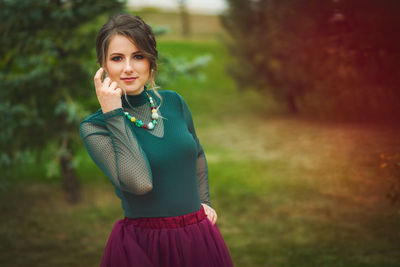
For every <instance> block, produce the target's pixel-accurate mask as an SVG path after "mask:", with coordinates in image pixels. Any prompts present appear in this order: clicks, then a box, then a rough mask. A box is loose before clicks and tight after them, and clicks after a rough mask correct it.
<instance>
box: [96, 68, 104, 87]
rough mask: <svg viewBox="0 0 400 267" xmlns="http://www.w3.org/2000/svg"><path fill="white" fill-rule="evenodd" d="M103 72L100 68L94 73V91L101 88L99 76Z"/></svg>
mask: <svg viewBox="0 0 400 267" xmlns="http://www.w3.org/2000/svg"><path fill="white" fill-rule="evenodd" d="M103 72H104V69H103V68H100V69H98V70H97V71H96V74H95V75H94V86H95V87H96V91H97V90H98V89H100V88H101V86H102V82H101V75H102V74H103Z"/></svg>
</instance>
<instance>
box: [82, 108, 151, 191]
mask: <svg viewBox="0 0 400 267" xmlns="http://www.w3.org/2000/svg"><path fill="white" fill-rule="evenodd" d="M103 118H104V119H102V120H100V119H96V118H92V119H90V118H88V119H86V120H84V121H83V122H82V123H81V125H80V128H79V130H80V135H81V138H82V140H83V143H84V144H85V147H86V149H87V151H88V153H89V155H90V157H91V158H92V159H93V161H94V162H95V163H96V165H97V166H98V167H99V168H100V169H101V170H102V171H103V172H104V173H105V174H106V175H107V176H108V177H109V179H110V180H111V182H112V184H113V185H114V186H116V187H117V188H118V189H120V190H122V191H127V192H130V193H133V194H137V195H143V194H146V193H148V192H150V191H151V190H152V189H153V180H152V173H151V168H150V164H149V162H148V159H147V157H146V154H145V153H144V151H143V150H142V148H141V146H140V144H139V143H138V141H137V138H136V137H135V136H134V133H133V132H132V130H131V129H130V128H129V125H128V124H127V120H126V119H125V118H124V113H123V110H122V108H118V109H115V110H112V111H110V112H107V113H105V114H103Z"/></svg>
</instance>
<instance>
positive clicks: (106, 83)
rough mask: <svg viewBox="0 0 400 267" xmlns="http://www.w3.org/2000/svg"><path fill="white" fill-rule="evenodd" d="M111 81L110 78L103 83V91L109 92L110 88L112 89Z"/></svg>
mask: <svg viewBox="0 0 400 267" xmlns="http://www.w3.org/2000/svg"><path fill="white" fill-rule="evenodd" d="M110 83H111V79H110V78H108V77H107V78H105V79H104V81H103V85H102V89H103V90H107V89H108V87H110Z"/></svg>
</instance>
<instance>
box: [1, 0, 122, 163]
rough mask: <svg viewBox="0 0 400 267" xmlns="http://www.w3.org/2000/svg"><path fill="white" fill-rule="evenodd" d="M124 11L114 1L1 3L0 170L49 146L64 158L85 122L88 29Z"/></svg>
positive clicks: (90, 61) (88, 81)
mask: <svg viewBox="0 0 400 267" xmlns="http://www.w3.org/2000/svg"><path fill="white" fill-rule="evenodd" d="M123 6H124V3H123V1H118V0H114V1H100V2H99V1H94V0H89V1H79V0H64V1H57V0H53V1H44V0H41V1H22V0H19V1H2V3H1V9H0V21H1V22H0V28H1V32H2V38H1V40H0V53H1V54H2V55H4V56H2V57H1V59H0V79H1V81H2V85H1V86H2V90H1V91H0V114H1V116H2V118H5V119H4V120H3V119H2V120H1V129H4V130H2V133H1V135H0V138H1V139H0V149H1V157H0V158H1V161H0V168H1V169H4V168H5V167H6V166H10V165H11V164H13V163H14V164H15V163H17V162H18V155H20V154H21V153H23V152H24V151H28V150H30V151H37V152H41V150H43V149H44V148H46V146H47V144H49V143H55V145H54V148H55V150H56V151H58V154H63V153H64V154H65V153H71V149H72V147H73V143H74V142H76V141H77V140H78V132H77V129H78V122H79V121H80V120H81V118H82V117H83V116H84V115H85V114H87V112H86V111H85V108H84V107H83V106H82V103H86V101H85V100H86V99H87V98H88V96H90V95H91V90H89V88H92V71H93V66H94V64H93V63H94V62H95V57H94V54H93V52H94V51H93V50H94V49H93V47H94V40H95V36H96V32H97V28H98V25H96V27H95V28H94V27H92V26H91V23H92V22H93V21H95V20H96V19H98V18H99V16H100V15H103V14H111V13H114V12H117V11H121V10H122V8H123ZM54 159H57V157H54Z"/></svg>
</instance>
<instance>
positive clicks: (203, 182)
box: [177, 93, 212, 207]
mask: <svg viewBox="0 0 400 267" xmlns="http://www.w3.org/2000/svg"><path fill="white" fill-rule="evenodd" d="M177 95H178V96H179V99H180V102H181V106H182V112H183V115H184V117H185V120H186V124H187V126H188V129H189V132H190V133H191V134H192V136H193V138H194V140H195V141H196V144H197V150H198V154H197V178H198V184H199V192H200V200H201V203H204V204H207V205H208V206H210V207H212V206H211V202H210V190H209V184H208V166H207V159H206V155H205V154H204V150H203V147H202V146H201V144H200V141H199V139H198V138H197V135H196V130H195V128H194V123H193V118H192V114H191V112H190V109H189V107H188V105H187V104H186V102H185V100H184V99H183V97H182V96H181V95H179V94H178V93H177Z"/></svg>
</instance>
